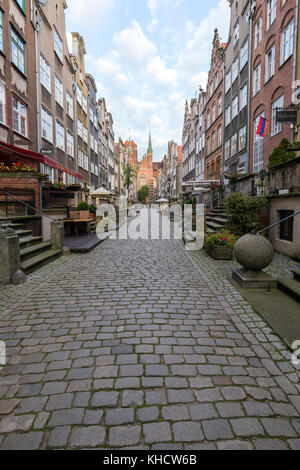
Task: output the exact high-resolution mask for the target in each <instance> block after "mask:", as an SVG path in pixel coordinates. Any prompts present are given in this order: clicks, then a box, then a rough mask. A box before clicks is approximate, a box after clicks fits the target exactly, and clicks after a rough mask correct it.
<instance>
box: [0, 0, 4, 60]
mask: <svg viewBox="0 0 300 470" xmlns="http://www.w3.org/2000/svg"><path fill="white" fill-rule="evenodd" d="M0 51H2V52H4V13H3V10H1V8H0Z"/></svg>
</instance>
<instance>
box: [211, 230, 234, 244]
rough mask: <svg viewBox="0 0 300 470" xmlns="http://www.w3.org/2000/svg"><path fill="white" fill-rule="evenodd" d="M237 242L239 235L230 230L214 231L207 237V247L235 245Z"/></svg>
mask: <svg viewBox="0 0 300 470" xmlns="http://www.w3.org/2000/svg"><path fill="white" fill-rule="evenodd" d="M236 242H237V237H236V236H235V235H233V234H232V233H230V232H228V231H225V230H224V231H222V232H219V233H213V234H211V235H208V236H207V237H206V239H205V247H206V248H213V247H214V246H229V247H234V245H235V244H236Z"/></svg>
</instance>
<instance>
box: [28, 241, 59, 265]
mask: <svg viewBox="0 0 300 470" xmlns="http://www.w3.org/2000/svg"><path fill="white" fill-rule="evenodd" d="M51 247H52V244H51V243H50V242H42V243H36V244H34V245H31V246H28V247H26V248H23V249H21V252H20V254H21V261H25V260H27V259H29V258H32V257H34V256H36V255H39V254H40V253H43V252H44V251H47V250H49V248H50V249H51Z"/></svg>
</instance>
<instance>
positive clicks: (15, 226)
mask: <svg viewBox="0 0 300 470" xmlns="http://www.w3.org/2000/svg"><path fill="white" fill-rule="evenodd" d="M0 225H1V227H7V228H13V229H14V230H21V229H22V227H23V225H22V224H13V223H12V222H10V223H8V222H5V223H1V222H0Z"/></svg>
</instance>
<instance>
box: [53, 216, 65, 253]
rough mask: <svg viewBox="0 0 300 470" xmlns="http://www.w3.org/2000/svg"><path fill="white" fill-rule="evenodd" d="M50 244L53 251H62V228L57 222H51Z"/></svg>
mask: <svg viewBox="0 0 300 470" xmlns="http://www.w3.org/2000/svg"><path fill="white" fill-rule="evenodd" d="M51 243H52V248H53V249H54V250H59V251H62V250H63V247H64V227H63V225H62V224H60V223H57V222H51Z"/></svg>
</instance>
